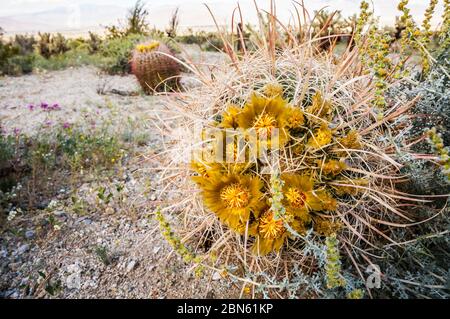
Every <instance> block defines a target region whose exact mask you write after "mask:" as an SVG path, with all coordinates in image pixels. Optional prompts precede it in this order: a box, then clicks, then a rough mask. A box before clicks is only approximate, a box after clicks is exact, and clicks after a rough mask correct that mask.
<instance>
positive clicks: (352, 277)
mask: <svg viewBox="0 0 450 319" xmlns="http://www.w3.org/2000/svg"><path fill="white" fill-rule="evenodd" d="M299 24H300V23H299ZM279 29H281V30H288V28H285V27H284V26H281V27H280V24H279V23H278V21H277V19H276V17H275V16H272V18H271V19H269V27H268V32H265V33H264V34H263V35H261V36H262V37H266V41H265V42H264V45H263V46H262V47H260V48H259V49H258V50H256V51H254V52H247V53H245V54H243V55H242V56H238V54H237V53H235V52H234V51H233V50H232V49H231V48H233V47H234V45H233V44H232V43H225V47H226V48H227V50H226V52H227V53H228V55H229V57H230V61H229V63H225V64H224V65H221V66H217V68H216V69H215V71H214V74H213V76H211V75H209V74H204V73H202V72H201V71H200V68H198V67H197V66H195V65H188V66H187V67H188V68H190V69H191V70H192V71H193V72H194V73H195V74H196V79H197V80H198V81H199V83H200V84H199V85H198V86H196V87H195V88H193V89H191V90H189V91H187V92H184V93H181V94H179V95H177V96H176V97H177V98H176V99H174V100H171V102H170V103H169V104H168V105H167V113H166V114H164V115H163V116H162V118H161V123H158V125H159V126H160V127H161V129H162V131H163V134H165V135H166V136H167V140H166V141H167V144H166V151H164V152H162V153H161V154H160V160H161V162H162V167H161V171H162V175H163V178H162V181H163V182H162V184H163V185H161V198H163V197H164V196H165V194H167V193H170V199H169V200H168V201H167V202H166V206H165V207H162V208H161V211H160V212H159V213H158V214H159V215H158V216H159V218H160V221H161V224H162V225H163V228H164V229H165V235H166V237H167V238H169V241H170V242H171V243H172V244H173V245H174V247H175V249H176V250H177V251H178V252H180V253H181V254H182V255H183V256H184V257H185V259H186V260H187V261H193V262H194V264H195V265H196V267H201V268H202V267H206V268H209V269H213V270H215V271H218V272H221V273H222V274H223V275H224V276H225V277H228V278H230V279H231V281H232V282H235V283H236V282H241V283H242V292H243V293H244V292H247V293H251V294H252V296H261V294H262V295H264V296H270V297H285V296H291V297H292V296H299V295H300V296H302V297H318V296H324V295H325V294H326V291H325V290H326V289H324V285H325V284H326V287H327V288H328V289H331V291H333V293H334V292H336V294H337V293H338V291H339V290H341V291H346V292H347V293H349V295H348V296H349V297H355V296H359V297H361V295H362V292H361V291H360V290H355V288H356V285H357V282H358V281H360V283H361V282H365V275H364V272H365V270H366V267H367V266H368V265H372V264H376V263H377V257H378V256H379V255H380V252H381V250H382V247H383V246H384V245H386V244H391V245H397V244H398V243H397V242H396V241H394V240H393V239H392V238H391V237H392V236H391V235H392V234H393V233H394V232H396V231H397V230H398V229H403V228H405V227H409V226H411V225H414V224H415V223H416V222H418V220H417V216H415V214H414V210H411V209H409V208H410V207H412V206H415V205H417V204H418V203H419V202H421V201H422V199H420V198H419V197H418V196H413V195H408V194H405V193H402V192H400V191H399V190H397V187H396V186H397V184H398V183H400V182H404V176H402V174H401V173H400V169H401V167H402V165H401V164H400V163H399V162H398V161H397V159H396V156H397V154H398V152H399V151H400V150H399V149H398V148H397V147H395V146H394V145H395V144H394V141H395V140H396V139H397V138H398V137H399V136H401V135H402V134H403V127H402V124H401V121H399V118H400V117H401V116H402V115H403V114H405V113H406V112H407V111H408V110H409V109H410V108H411V106H412V104H413V102H408V103H405V104H402V103H396V104H394V103H390V104H389V103H387V105H386V106H385V108H384V109H381V110H380V109H379V108H377V107H375V108H374V105H373V104H372V103H371V101H372V100H373V99H374V97H375V96H376V94H377V90H378V88H377V86H376V85H375V84H374V82H373V81H372V76H371V73H370V72H365V71H366V69H365V68H366V67H365V65H364V64H361V60H362V59H361V57H360V55H359V54H360V52H359V50H358V49H357V48H354V49H353V48H348V50H347V51H346V52H344V53H343V54H342V55H341V56H339V58H338V59H336V57H335V56H334V55H333V54H332V53H331V52H332V51H333V50H332V49H330V50H329V51H328V52H323V50H320V48H319V46H320V43H321V42H322V41H323V38H314V37H312V36H311V35H309V36H308V35H307V34H306V35H304V36H303V38H304V39H305V40H304V41H302V43H298V42H297V40H296V38H295V37H294V36H292V37H291V38H289V41H279V31H277V30H279ZM305 29H306V28H305V27H304V26H303V27H302V30H305ZM290 30H292V29H290ZM292 34H296V33H295V32H293V31H292ZM287 36H288V37H289V36H290V35H289V33H288V34H287ZM223 38H224V39H229V38H230V37H229V36H227V35H224V36H223ZM280 43H289V45H282V47H280ZM244 52H245V50H244ZM384 81H386V82H387V83H389V82H390V83H392V82H393V81H394V80H393V79H392V78H391V77H390V76H386V77H385V78H384ZM380 112H383V114H381V115H382V116H380ZM199 127H200V128H203V129H205V128H215V129H217V128H221V129H236V128H237V129H239V128H241V129H251V128H253V129H256V131H257V132H258V134H261V133H265V134H268V133H269V132H272V131H271V130H272V129H274V128H277V129H278V130H279V132H280V135H279V136H280V145H279V149H278V156H277V157H276V162H275V164H274V165H271V164H267V163H266V164H265V165H263V163H262V162H263V161H262V159H258V161H250V160H249V157H248V154H247V155H246V160H245V161H244V163H239V164H236V163H234V164H233V163H224V162H221V161H218V160H217V159H215V158H212V157H208V156H206V158H205V157H201V158H198V157H194V158H193V159H192V161H191V159H190V158H189V155H190V154H191V152H192V151H197V150H198V149H199V148H201V147H204V146H205V144H206V145H207V146H209V147H210V146H212V147H213V148H214V147H215V146H216V143H219V144H220V143H221V139H218V140H217V139H214V138H208V136H207V135H206V138H205V134H204V133H199V130H198V128H199ZM200 132H201V131H200ZM244 141H245V146H247V147H248V148H245V147H244V149H245V151H244V152H249V148H250V147H251V146H252V144H251V143H250V140H249V139H248V138H246V139H244ZM268 143H270V142H268ZM228 146H229V145H228ZM228 146H226V147H225V153H226V151H227V150H228ZM231 151H232V152H231V153H232V154H234V155H235V154H236V145H235V144H233V143H232V144H231ZM401 152H402V154H408V150H407V149H406V148H403V149H401ZM272 154H274V153H272ZM203 155H204V153H203ZM166 213H174V214H175V216H177V217H178V220H177V221H176V222H173V223H172V224H173V225H172V227H173V228H170V227H171V226H169V224H168V223H167V220H166V219H164V214H166ZM186 246H188V247H190V248H189V249H187V248H186ZM340 256H341V257H340ZM341 259H342V260H341ZM341 264H342V265H341ZM341 266H345V268H341ZM197 269H199V268H197ZM249 287H251V288H252V289H250V290H249ZM367 292H368V294H369V295H370V290H367ZM259 293H261V294H259Z"/></svg>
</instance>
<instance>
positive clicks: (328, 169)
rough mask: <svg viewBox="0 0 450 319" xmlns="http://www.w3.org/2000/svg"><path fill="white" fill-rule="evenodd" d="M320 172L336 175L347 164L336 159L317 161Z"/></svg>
mask: <svg viewBox="0 0 450 319" xmlns="http://www.w3.org/2000/svg"><path fill="white" fill-rule="evenodd" d="M319 165H320V166H321V169H322V173H323V174H325V175H331V176H336V175H339V174H340V173H341V172H342V171H343V170H345V169H346V168H347V165H346V164H345V163H344V162H342V161H338V160H328V161H319Z"/></svg>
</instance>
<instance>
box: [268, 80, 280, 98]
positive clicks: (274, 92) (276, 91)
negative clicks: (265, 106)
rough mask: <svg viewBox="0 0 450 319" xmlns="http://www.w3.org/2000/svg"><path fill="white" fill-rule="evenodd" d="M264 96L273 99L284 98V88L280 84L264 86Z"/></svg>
mask: <svg viewBox="0 0 450 319" xmlns="http://www.w3.org/2000/svg"><path fill="white" fill-rule="evenodd" d="M264 95H265V96H267V97H269V98H272V97H282V96H283V87H282V86H281V85H279V84H278V83H269V84H266V86H264Z"/></svg>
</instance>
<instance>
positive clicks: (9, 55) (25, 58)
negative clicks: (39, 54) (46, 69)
mask: <svg viewBox="0 0 450 319" xmlns="http://www.w3.org/2000/svg"><path fill="white" fill-rule="evenodd" d="M14 43H15V42H7V43H6V42H4V41H3V39H1V38H0V74H6V75H13V76H16V75H22V74H27V73H31V72H32V70H33V62H34V54H31V53H25V51H24V50H25V49H26V48H25V47H21V46H20V45H16V44H14ZM22 51H23V52H24V55H21V52H22Z"/></svg>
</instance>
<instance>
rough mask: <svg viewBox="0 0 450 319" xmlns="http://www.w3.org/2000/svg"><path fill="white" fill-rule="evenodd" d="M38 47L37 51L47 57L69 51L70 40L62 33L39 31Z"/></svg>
mask: <svg viewBox="0 0 450 319" xmlns="http://www.w3.org/2000/svg"><path fill="white" fill-rule="evenodd" d="M38 35H39V38H38V40H37V44H36V49H37V52H38V53H39V54H40V55H41V56H43V57H44V58H46V59H49V58H50V57H51V56H53V55H59V54H63V53H65V52H67V51H69V46H68V41H67V40H66V38H64V36H63V35H62V34H60V33H57V34H56V35H52V34H50V33H39V34H38Z"/></svg>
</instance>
